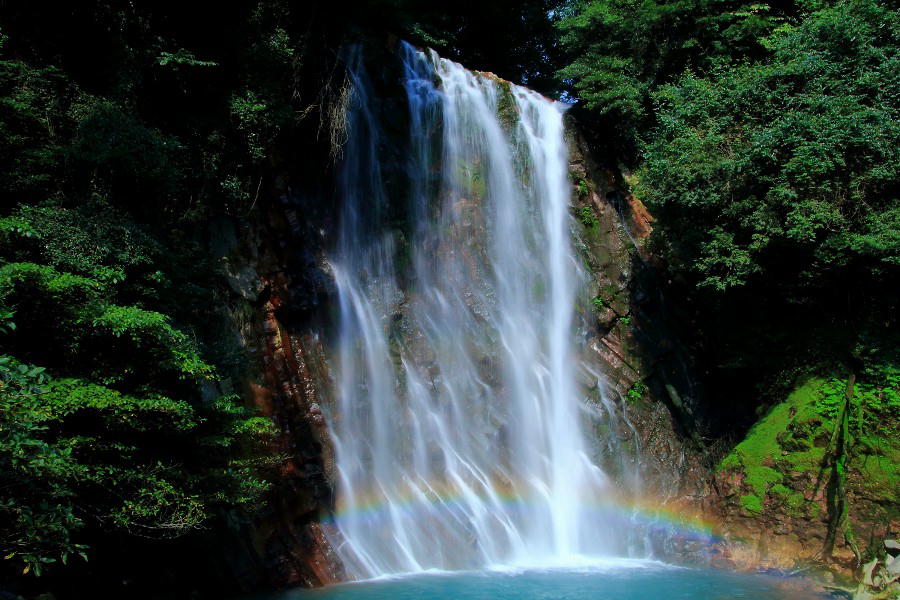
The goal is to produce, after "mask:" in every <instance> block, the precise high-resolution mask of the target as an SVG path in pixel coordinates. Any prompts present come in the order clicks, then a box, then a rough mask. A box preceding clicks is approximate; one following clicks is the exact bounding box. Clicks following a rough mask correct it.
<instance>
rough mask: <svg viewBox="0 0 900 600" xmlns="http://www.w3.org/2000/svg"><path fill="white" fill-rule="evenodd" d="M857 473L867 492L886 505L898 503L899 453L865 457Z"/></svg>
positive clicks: (899, 489) (899, 481)
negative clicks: (864, 483)
mask: <svg viewBox="0 0 900 600" xmlns="http://www.w3.org/2000/svg"><path fill="white" fill-rule="evenodd" d="M859 472H860V475H861V476H862V479H863V481H865V482H866V488H867V489H868V490H869V492H870V493H871V494H872V495H873V496H875V497H877V498H879V499H880V500H883V501H885V502H887V503H895V504H896V503H900V452H897V451H896V449H894V450H892V451H889V452H888V453H887V455H886V456H877V455H873V456H866V457H865V458H864V459H863V460H862V461H861V464H860V465H859Z"/></svg>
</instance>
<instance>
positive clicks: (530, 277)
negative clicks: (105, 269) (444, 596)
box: [329, 45, 622, 578]
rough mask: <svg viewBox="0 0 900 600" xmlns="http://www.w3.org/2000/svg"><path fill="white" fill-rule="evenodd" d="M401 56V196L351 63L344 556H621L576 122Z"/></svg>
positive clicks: (558, 559)
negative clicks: (611, 511) (592, 315)
mask: <svg viewBox="0 0 900 600" xmlns="http://www.w3.org/2000/svg"><path fill="white" fill-rule="evenodd" d="M401 58H402V62H403V80H404V81H403V83H404V86H405V90H406V95H407V105H408V111H409V113H408V120H404V123H405V126H406V127H408V131H409V139H408V142H407V143H408V147H407V152H406V157H405V161H406V162H405V164H403V165H402V168H401V169H399V171H400V172H401V173H402V177H401V179H402V182H401V184H402V185H398V184H397V176H396V172H397V171H398V169H397V168H393V169H392V170H391V173H390V174H388V173H387V168H386V165H385V155H384V150H385V144H386V139H385V135H386V134H385V129H384V128H383V126H382V124H381V122H380V119H381V117H380V116H379V115H380V114H381V113H383V112H384V110H379V104H378V102H379V100H378V98H376V97H375V93H374V92H373V85H372V83H371V81H370V80H369V78H368V77H367V75H366V72H365V68H364V67H363V63H362V59H361V55H360V54H359V52H358V51H357V52H351V53H349V54H348V58H347V66H348V71H349V73H350V76H351V78H352V83H353V90H354V91H353V94H354V96H353V101H352V105H351V107H350V112H349V115H348V128H349V138H348V141H347V144H346V146H345V148H344V159H343V162H342V165H341V169H340V181H339V186H338V188H339V194H340V196H341V201H342V208H341V217H340V218H341V226H340V242H339V243H338V245H337V249H336V250H335V252H334V254H333V256H332V257H331V260H330V262H331V266H332V269H333V272H334V277H335V281H336V283H337V288H338V294H339V299H340V302H339V308H340V315H339V329H340V334H339V339H338V341H337V346H338V347H337V350H336V356H337V361H336V362H337V364H336V373H337V375H336V387H337V398H336V400H335V402H334V406H333V407H332V408H331V412H330V414H329V423H330V428H331V435H332V438H333V443H334V447H335V456H336V464H337V474H338V481H337V506H336V516H335V519H334V524H333V528H332V529H333V531H332V534H331V536H332V542H333V545H334V546H335V548H336V550H337V552H338V554H339V555H340V557H341V558H342V560H343V562H344V564H345V566H346V568H347V569H348V571H349V572H350V574H351V576H354V577H358V578H362V577H371V576H377V575H383V574H390V573H399V572H410V571H421V570H426V569H465V568H483V567H491V566H497V565H542V566H546V565H551V564H552V565H567V564H574V563H577V562H580V561H583V560H585V559H587V558H590V557H596V556H603V555H608V554H612V553H618V552H620V551H621V548H622V542H621V540H620V537H621V536H620V534H619V533H618V530H617V527H615V526H614V524H613V523H611V522H610V521H609V519H608V518H607V517H606V516H605V513H604V511H603V510H601V509H600V508H598V507H601V506H602V504H603V501H604V499H605V498H608V497H610V495H611V489H610V488H611V487H612V486H611V484H610V482H609V480H608V478H607V476H606V475H605V474H604V473H603V471H602V470H601V469H600V468H598V466H596V464H595V463H594V461H593V460H592V450H591V448H590V444H589V440H590V438H591V436H590V435H589V431H587V430H588V428H589V423H588V421H589V420H588V417H587V416H586V412H587V410H586V404H587V395H586V392H585V390H584V389H582V386H580V385H579V384H578V382H577V370H578V361H579V357H578V352H579V351H578V348H577V347H576V346H577V344H576V338H577V335H576V321H575V316H576V303H577V299H578V297H579V294H580V292H581V290H582V289H583V287H584V285H585V281H586V278H585V274H584V272H583V271H582V269H581V267H580V260H579V259H578V258H577V257H576V256H575V254H574V252H573V249H572V243H571V237H572V227H573V223H572V217H571V216H570V213H569V201H570V195H571V190H572V185H571V183H570V182H569V177H568V163H567V149H566V143H565V138H564V128H563V112H564V109H565V106H564V105H563V104H561V103H559V102H554V101H552V100H549V99H547V98H544V97H542V96H540V95H539V94H537V93H535V92H533V91H530V90H528V89H525V88H523V87H519V86H515V85H510V84H508V83H506V82H503V81H500V80H498V79H496V78H494V77H493V76H491V75H487V74H480V73H473V72H471V71H468V70H466V69H464V68H463V67H461V66H460V65H458V64H455V63H453V62H450V61H448V60H444V59H441V58H439V57H438V56H437V55H436V54H434V53H433V52H430V53H423V52H420V51H418V50H416V49H414V48H412V47H411V46H408V45H403V47H402V48H401ZM398 189H399V190H402V192H399V193H401V195H402V196H403V197H402V198H398V197H397V195H398V191H397V190H398ZM397 206H402V210H401V211H398V210H397V209H396V207H397ZM398 215H405V217H406V219H405V221H404V219H402V218H400V217H398Z"/></svg>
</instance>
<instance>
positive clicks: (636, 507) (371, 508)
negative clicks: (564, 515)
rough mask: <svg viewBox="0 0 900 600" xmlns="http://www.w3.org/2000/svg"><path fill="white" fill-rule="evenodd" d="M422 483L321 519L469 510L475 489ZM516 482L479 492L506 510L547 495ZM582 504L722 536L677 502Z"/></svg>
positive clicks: (619, 516)
mask: <svg viewBox="0 0 900 600" xmlns="http://www.w3.org/2000/svg"><path fill="white" fill-rule="evenodd" d="M423 487H424V488H425V489H424V491H423V489H422V488H420V487H413V486H409V488H408V489H406V490H404V491H401V492H398V493H395V494H392V496H391V498H390V500H388V498H387V496H386V494H384V493H383V492H378V491H369V492H366V493H358V492H357V493H355V494H354V496H355V498H354V499H353V500H352V502H351V501H348V500H347V499H346V498H340V497H339V499H338V503H337V507H336V509H335V510H334V512H333V513H332V514H330V515H328V516H327V517H326V518H325V519H323V524H325V525H330V526H340V525H342V524H350V523H353V522H358V521H362V522H368V523H371V522H377V521H378V520H387V519H389V518H391V517H392V515H396V514H397V511H400V514H401V515H402V516H404V517H413V518H416V519H427V518H428V516H429V515H430V514H434V513H435V512H438V513H439V512H442V511H447V512H454V513H457V514H460V513H462V512H464V511H465V508H466V506H467V504H468V503H469V502H470V501H471V500H472V494H473V492H472V491H469V493H468V495H466V494H463V493H462V492H461V491H460V490H459V489H458V488H457V487H455V486H453V485H449V484H447V483H444V482H439V483H432V484H428V485H424V486H423ZM518 489H520V488H518V487H517V486H513V485H510V484H509V483H504V484H499V483H498V484H496V485H492V486H491V487H490V488H488V489H482V490H481V491H480V492H478V493H476V497H477V499H478V500H480V501H481V502H482V503H483V504H485V505H487V506H494V507H496V508H498V509H499V508H501V507H502V509H503V510H504V511H505V512H506V513H507V514H516V513H526V512H531V511H532V510H533V508H534V506H535V505H536V504H538V503H542V502H543V499H538V498H536V497H528V496H525V495H523V494H520V493H519V492H518V491H517V490H518ZM583 498H585V500H583V502H582V505H581V509H582V510H583V511H585V512H586V513H587V514H586V515H585V516H588V517H596V518H597V519H598V520H599V519H603V520H604V522H607V523H610V524H611V525H612V524H623V525H630V526H634V527H641V528H643V529H644V530H645V531H647V532H649V533H661V534H666V535H668V536H673V537H674V536H677V537H680V538H682V539H690V540H696V541H699V542H702V543H706V544H713V543H716V542H717V541H719V540H720V539H721V538H720V536H719V535H718V533H717V531H718V530H719V528H718V527H717V525H716V524H715V523H714V522H713V521H711V520H708V519H705V518H703V517H702V516H701V515H699V514H697V512H696V511H695V510H691V508H690V507H681V506H677V505H675V504H674V503H666V502H659V501H654V500H652V499H647V498H634V497H626V496H624V495H621V494H615V493H610V492H609V491H608V490H603V491H602V493H596V492H595V493H592V494H585V495H584V496H583Z"/></svg>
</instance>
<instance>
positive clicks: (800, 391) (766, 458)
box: [719, 379, 822, 469]
mask: <svg viewBox="0 0 900 600" xmlns="http://www.w3.org/2000/svg"><path fill="white" fill-rule="evenodd" d="M821 385H822V380H821V379H810V380H809V381H807V382H806V383H805V384H803V385H802V386H800V387H799V388H797V389H796V390H795V391H794V392H793V393H792V394H791V395H790V396H789V397H788V399H787V401H785V402H782V403H781V404H779V405H777V406H775V407H774V408H773V409H772V410H771V411H769V414H767V415H766V416H765V417H763V418H762V419H761V420H760V421H759V422H758V423H757V424H756V425H754V427H753V429H751V430H750V433H748V434H747V437H746V438H745V439H744V441H742V442H741V443H740V444H738V445H737V446H736V447H735V448H734V450H732V451H731V453H730V454H729V455H728V456H726V457H725V458H724V459H723V460H722V462H721V463H719V468H720V469H733V468H736V467H737V466H738V465H742V466H743V467H745V468H752V467H761V466H763V464H764V463H766V462H772V461H774V460H775V459H776V458H778V457H780V456H781V452H782V448H781V445H780V443H779V435H780V434H783V433H784V431H785V430H786V429H787V427H788V425H789V424H790V423H791V420H792V414H794V413H797V414H799V409H800V408H801V407H803V406H805V405H806V404H808V403H810V402H813V401H814V400H815V398H816V395H817V393H818V390H819V388H820V387H821Z"/></svg>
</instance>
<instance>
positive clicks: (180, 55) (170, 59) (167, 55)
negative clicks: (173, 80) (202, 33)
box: [156, 48, 218, 67]
mask: <svg viewBox="0 0 900 600" xmlns="http://www.w3.org/2000/svg"><path fill="white" fill-rule="evenodd" d="M156 62H157V63H158V64H159V66H161V67H165V66H168V65H172V66H186V67H215V66H218V63H217V62H215V61H212V60H198V59H197V57H196V56H194V55H193V54H191V53H190V52H188V51H187V50H185V49H184V48H179V49H178V50H177V51H175V52H160V54H159V56H158V57H157V59H156Z"/></svg>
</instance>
